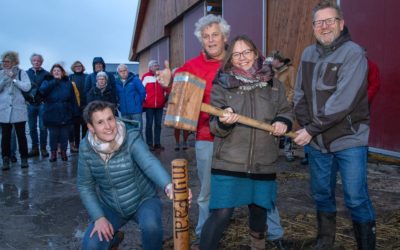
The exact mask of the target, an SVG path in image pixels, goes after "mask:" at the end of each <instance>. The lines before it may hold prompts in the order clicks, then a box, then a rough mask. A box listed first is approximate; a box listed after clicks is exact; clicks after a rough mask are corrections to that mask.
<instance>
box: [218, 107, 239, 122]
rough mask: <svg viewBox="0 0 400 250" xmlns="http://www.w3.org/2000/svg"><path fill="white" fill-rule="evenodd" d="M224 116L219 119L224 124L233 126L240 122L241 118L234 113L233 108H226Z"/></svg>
mask: <svg viewBox="0 0 400 250" xmlns="http://www.w3.org/2000/svg"><path fill="white" fill-rule="evenodd" d="M224 111H225V112H224V114H223V116H220V117H219V121H220V122H222V123H224V124H233V123H236V122H237V121H238V120H239V116H238V115H237V114H235V113H233V109H232V108H226V109H224Z"/></svg>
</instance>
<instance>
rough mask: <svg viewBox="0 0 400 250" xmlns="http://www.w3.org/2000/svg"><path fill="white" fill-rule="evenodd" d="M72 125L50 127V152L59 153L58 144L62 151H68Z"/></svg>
mask: <svg viewBox="0 0 400 250" xmlns="http://www.w3.org/2000/svg"><path fill="white" fill-rule="evenodd" d="M70 128H71V125H60V126H51V127H49V132H50V138H49V139H50V150H51V151H57V144H58V143H59V144H60V149H61V151H66V150H67V146H68V134H69V130H70Z"/></svg>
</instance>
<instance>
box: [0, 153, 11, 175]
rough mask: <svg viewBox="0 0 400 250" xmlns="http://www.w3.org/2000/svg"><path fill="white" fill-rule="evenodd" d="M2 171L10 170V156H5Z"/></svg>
mask: <svg viewBox="0 0 400 250" xmlns="http://www.w3.org/2000/svg"><path fill="white" fill-rule="evenodd" d="M1 170H3V171H6V170H10V158H9V157H8V156H3V166H2V168H1Z"/></svg>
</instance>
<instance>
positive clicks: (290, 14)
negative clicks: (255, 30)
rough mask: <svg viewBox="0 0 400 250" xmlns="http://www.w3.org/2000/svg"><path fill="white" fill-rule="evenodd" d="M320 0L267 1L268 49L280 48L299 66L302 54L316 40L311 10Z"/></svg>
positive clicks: (269, 51) (269, 50)
mask: <svg viewBox="0 0 400 250" xmlns="http://www.w3.org/2000/svg"><path fill="white" fill-rule="evenodd" d="M318 2H319V1H318V0H309V1H298V0H268V1H267V51H268V53H271V51H272V50H279V51H281V52H282V53H283V55H284V56H285V57H287V58H290V59H292V61H293V65H294V66H295V67H296V68H297V65H298V64H299V61H300V58H301V54H302V53H303V50H304V48H305V47H307V46H308V45H310V44H312V43H314V42H315V38H314V35H313V31H312V17H311V10H312V8H313V7H314V5H315V4H317V3H318Z"/></svg>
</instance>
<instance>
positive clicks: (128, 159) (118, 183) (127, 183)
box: [77, 121, 171, 221]
mask: <svg viewBox="0 0 400 250" xmlns="http://www.w3.org/2000/svg"><path fill="white" fill-rule="evenodd" d="M125 126H126V130H127V131H126V132H127V133H126V137H125V139H124V142H123V143H122V145H121V147H120V148H119V150H118V151H117V152H116V153H115V154H114V155H112V156H111V158H110V159H109V160H108V161H107V162H105V161H104V160H103V159H102V158H101V157H100V155H99V154H98V153H96V152H95V151H94V150H93V148H92V147H91V145H90V144H89V141H88V139H87V136H86V137H85V139H84V140H83V141H82V142H81V144H80V146H79V160H78V176H77V185H78V190H79V193H80V196H81V200H82V202H83V205H84V206H85V208H86V209H87V211H88V213H89V215H90V217H91V219H92V220H93V221H95V220H97V219H98V218H100V217H102V216H104V213H103V210H102V209H101V206H100V204H103V205H104V206H107V207H109V208H111V209H112V210H114V211H115V212H117V213H118V214H119V215H120V216H122V217H124V218H128V217H129V216H131V215H133V214H134V213H135V212H136V210H137V209H138V207H139V206H140V204H142V203H143V201H145V200H147V199H149V198H152V197H154V196H156V190H155V185H154V184H156V185H157V186H158V187H160V188H163V189H164V188H165V186H166V185H167V184H168V183H170V182H171V178H170V177H169V175H168V174H167V171H166V170H165V168H164V167H163V166H162V165H161V163H160V161H159V160H158V159H157V158H156V157H155V156H154V155H153V154H152V153H151V152H150V151H149V149H148V148H147V146H146V144H145V143H144V141H143V140H142V138H141V136H140V131H139V130H138V129H137V128H136V127H134V125H133V123H130V122H128V121H125ZM96 187H98V188H99V192H96Z"/></svg>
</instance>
